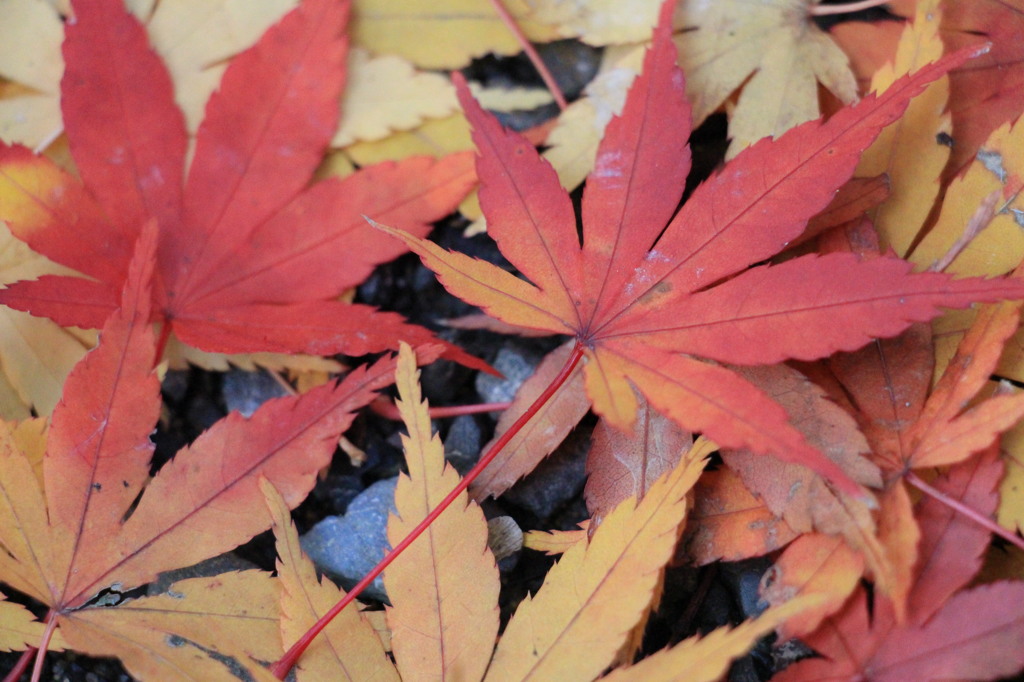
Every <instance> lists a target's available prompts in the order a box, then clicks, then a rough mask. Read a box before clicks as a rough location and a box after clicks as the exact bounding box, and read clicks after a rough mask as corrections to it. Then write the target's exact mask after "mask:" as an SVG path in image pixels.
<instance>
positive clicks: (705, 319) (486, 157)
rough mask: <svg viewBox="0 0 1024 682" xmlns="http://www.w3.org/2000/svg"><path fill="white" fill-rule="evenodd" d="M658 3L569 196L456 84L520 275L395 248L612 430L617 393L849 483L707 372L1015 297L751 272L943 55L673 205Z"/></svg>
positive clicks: (724, 373) (620, 406) (1001, 291)
mask: <svg viewBox="0 0 1024 682" xmlns="http://www.w3.org/2000/svg"><path fill="white" fill-rule="evenodd" d="M670 15H671V3H666V4H665V8H664V9H663V12H662V19H661V22H660V26H659V28H658V29H657V31H656V32H655V38H654V44H653V46H652V48H651V49H650V50H649V51H648V53H647V55H646V58H645V62H644V69H643V75H642V76H641V77H639V78H638V79H637V81H636V82H635V83H634V85H633V86H632V88H631V90H630V92H629V96H628V98H627V101H626V104H625V108H624V111H623V113H622V115H621V116H620V117H618V118H616V119H614V120H613V121H612V122H611V123H610V124H609V126H608V129H607V132H606V133H605V137H604V140H603V141H602V143H601V145H600V148H599V149H598V153H597V159H596V163H595V167H594V171H593V172H592V173H591V174H590V176H589V178H588V179H587V184H586V189H585V191H584V195H583V205H582V221H583V239H582V244H581V243H580V238H579V236H578V234H577V228H576V216H575V215H574V212H573V208H572V203H571V201H570V199H569V197H568V195H567V194H566V192H565V191H564V190H563V189H562V187H561V186H560V185H559V183H558V179H557V177H556V175H555V173H554V171H553V170H552V168H551V167H550V166H549V165H548V164H547V163H546V162H545V161H543V160H542V159H541V158H540V157H539V156H538V154H537V153H536V151H535V150H534V148H533V147H532V145H530V144H529V143H528V142H527V141H526V140H524V139H523V138H522V137H520V136H519V135H517V134H515V133H512V132H508V131H505V130H503V129H502V128H501V126H500V125H499V124H498V123H497V122H496V121H495V120H494V119H493V118H492V117H490V116H489V115H487V114H486V113H484V112H483V110H482V109H481V108H480V106H479V105H478V104H477V103H476V102H475V101H473V99H472V98H471V97H470V95H469V94H468V90H467V88H466V87H465V84H464V83H463V82H462V81H461V80H459V79H456V84H457V86H458V89H459V94H460V99H461V101H462V104H463V108H464V109H465V110H466V115H467V117H468V118H469V120H470V122H471V124H472V126H473V128H474V131H473V137H474V140H475V142H476V145H477V147H478V149H479V150H480V157H479V158H478V160H477V172H478V175H479V176H480V179H481V183H482V186H481V190H480V201H481V205H482V207H483V210H484V213H485V215H486V216H487V220H488V226H489V233H490V235H491V236H492V237H494V239H495V240H496V241H497V243H498V246H499V248H500V249H501V251H502V253H503V254H504V255H505V257H506V258H507V259H508V260H509V262H511V264H512V265H513V266H515V267H516V268H517V269H518V270H519V272H520V273H521V274H522V275H523V276H525V278H526V280H528V281H524V280H523V279H520V278H518V277H516V276H515V275H513V274H510V273H508V272H506V271H504V270H502V269H501V268H498V267H496V266H493V265H491V264H489V263H485V262H481V261H478V260H475V259H472V258H469V257H467V256H465V255H462V254H459V253H454V252H450V251H446V250H443V249H441V248H439V247H438V246H436V245H434V244H432V243H431V242H428V241H426V240H425V239H421V238H419V237H416V236H413V235H410V234H407V233H404V232H402V231H401V230H394V229H390V228H384V229H386V230H387V231H389V232H390V233H391V234H394V235H395V236H397V237H399V238H401V239H402V240H403V241H404V242H405V243H406V244H407V245H409V247H410V248H411V249H412V250H413V251H415V252H416V253H418V254H419V255H420V256H421V258H422V259H423V262H424V263H426V265H427V266H428V267H430V268H431V269H433V270H434V271H435V272H436V273H437V274H438V277H439V279H440V280H441V282H442V283H443V284H444V285H445V287H446V288H448V290H449V291H451V292H452V293H454V294H455V295H457V296H459V297H460V298H462V299H464V300H466V301H468V302H470V303H473V304H475V305H478V306H480V307H481V308H483V309H484V310H485V311H486V312H488V313H489V314H491V315H493V316H494V317H497V318H499V319H501V320H503V321H505V322H508V323H511V324H514V325H518V326H520V327H526V328H531V329H540V330H545V331H548V332H552V333H560V334H569V335H571V336H573V337H575V339H576V342H577V347H578V348H579V349H581V351H582V352H583V353H584V355H585V358H586V365H585V369H584V372H585V381H586V389H587V392H588V394H589V396H590V399H591V401H592V404H593V408H594V409H595V410H596V411H597V412H598V413H599V414H600V415H601V416H602V417H603V418H605V419H607V420H609V421H610V422H611V423H612V424H614V425H616V426H618V427H620V428H627V427H629V426H630V424H631V423H632V421H633V420H634V418H635V414H636V409H637V400H636V397H635V395H634V392H633V387H634V386H635V387H636V388H637V389H638V390H639V391H640V392H641V393H642V394H643V395H644V396H645V397H646V398H647V399H648V401H649V402H650V403H651V404H652V405H653V406H655V407H656V408H657V409H658V410H660V411H662V412H663V413H664V414H666V415H668V416H669V417H671V418H672V419H673V420H675V421H676V422H678V423H679V424H680V425H681V426H683V427H684V428H686V429H689V430H691V431H702V432H704V433H705V434H707V435H708V436H709V437H710V438H712V439H714V440H715V441H716V442H718V444H719V445H721V446H723V447H733V448H736V447H744V448H748V449H750V450H753V451H755V452H760V453H772V454H774V455H776V456H778V457H780V458H782V459H784V460H787V461H793V462H798V463H801V464H806V465H808V466H811V467H812V468H814V469H815V470H817V471H818V472H820V473H822V474H823V475H825V476H826V477H828V478H829V479H831V480H832V481H833V482H835V483H837V484H841V485H842V487H843V488H844V489H845V490H846V491H848V492H856V491H858V490H859V489H858V488H857V486H856V484H854V483H853V482H852V481H851V480H850V479H849V478H848V477H846V476H845V475H844V474H843V472H842V471H841V470H840V468H839V467H837V466H836V465H835V464H834V463H833V462H832V461H831V460H829V459H827V458H826V457H824V456H823V455H822V454H821V453H820V452H818V451H817V450H815V449H814V448H813V447H811V446H810V445H809V444H808V443H807V442H806V441H805V440H804V438H803V436H802V435H801V434H800V433H799V432H798V431H797V430H796V429H795V428H794V427H793V426H792V425H791V424H790V423H789V422H788V419H787V415H786V412H785V410H784V409H783V408H782V407H781V406H779V405H778V404H777V403H775V402H774V401H773V400H771V399H770V398H769V397H768V396H767V395H766V394H765V393H764V392H763V391H761V390H760V389H758V388H757V387H755V386H754V385H753V384H751V383H750V382H748V381H747V380H746V379H744V378H742V377H741V376H739V375H738V374H736V373H735V372H733V371H732V370H730V369H728V368H726V367H723V366H722V364H719V363H731V364H738V365H757V364H772V363H777V362H781V361H783V360H786V359H791V358H795V359H802V360H809V359H813V358H820V357H824V356H827V355H829V354H831V353H834V352H836V351H839V350H850V349H854V348H857V347H859V346H862V345H864V344H865V343H867V342H868V341H869V340H870V339H872V338H874V337H879V336H892V335H895V334H898V333H899V332H901V331H902V330H903V329H906V328H907V326H908V325H909V324H911V323H912V322H915V321H920V320H928V319H931V318H932V317H935V316H936V315H938V314H939V312H940V310H939V307H940V306H943V307H966V306H968V305H970V304H971V303H972V302H975V301H987V300H995V299H1000V298H1007V297H1020V296H1024V287H1022V286H1021V284H1019V283H1017V282H1010V281H1004V280H985V279H963V280H953V279H952V278H951V277H949V276H946V275H943V274H936V273H925V274H913V273H911V272H910V269H911V266H910V264H909V263H907V262H905V261H903V260H899V259H895V258H876V259H870V260H861V259H860V258H858V257H857V256H856V255H853V254H828V255H822V256H819V255H809V256H803V257H799V258H794V259H792V260H788V261H785V262H781V263H779V264H773V265H767V266H766V265H758V263H761V262H763V261H765V260H766V259H769V258H772V257H773V256H775V255H776V254H777V253H779V252H780V251H782V250H783V249H785V248H786V246H787V245H788V244H789V243H790V242H791V241H793V240H795V239H797V238H798V237H799V236H800V234H801V232H802V231H803V230H804V228H805V226H806V224H807V221H808V219H810V218H811V217H812V216H814V215H815V214H817V213H818V212H819V211H821V210H822V209H824V208H825V207H826V206H827V205H828V203H829V201H830V200H831V199H832V197H833V196H834V194H835V192H836V189H837V188H838V187H840V186H841V185H842V184H843V183H844V182H845V181H847V180H848V179H849V178H850V176H851V175H852V173H853V170H854V167H855V165H856V164H857V161H858V159H859V156H860V152H861V151H862V150H863V149H864V148H865V147H866V146H867V145H868V144H870V142H871V141H872V140H873V139H874V138H875V136H876V135H877V134H878V132H879V131H880V130H881V129H882V128H883V127H884V126H886V125H888V124H889V123H892V122H893V121H895V120H896V119H897V118H898V117H899V116H900V115H901V114H902V112H903V110H904V108H905V107H906V105H907V103H908V101H909V100H910V98H912V97H913V96H914V95H915V94H917V93H918V92H920V91H921V89H922V88H923V87H924V86H925V85H926V84H927V83H929V82H930V81H932V80H934V79H935V78H937V77H939V76H940V75H941V74H943V73H945V72H946V71H947V70H948V69H950V68H952V67H954V66H956V65H958V64H960V63H962V62H963V61H965V60H966V59H967V58H968V57H969V55H968V54H966V53H959V54H957V55H953V56H951V57H947V58H945V59H944V60H942V61H941V62H938V63H936V64H932V65H930V66H927V67H925V68H924V69H922V70H921V71H919V72H918V73H916V74H915V75H913V76H911V77H908V78H904V79H902V80H900V81H898V82H897V83H895V84H894V85H893V86H892V87H891V88H890V89H889V90H887V91H886V92H885V93H884V94H882V95H880V96H869V97H867V98H865V99H864V100H863V101H861V102H860V103H859V104H858V105H856V106H854V107H851V108H847V109H844V110H842V111H840V112H838V113H837V114H836V115H834V116H833V117H832V118H831V119H829V120H828V121H827V122H825V123H822V122H820V121H812V122H809V123H806V124H804V125H801V126H799V127H797V128H796V129H794V130H792V131H790V132H789V133H787V134H785V135H783V136H781V137H779V138H778V139H775V140H771V139H765V140H762V141H760V142H759V143H757V144H755V145H753V146H752V147H750V148H749V149H747V150H746V151H745V152H744V153H742V154H741V155H740V156H738V157H737V158H736V159H735V160H734V161H733V162H732V163H730V164H728V165H727V166H725V168H724V169H723V170H722V171H721V172H719V173H717V174H715V175H714V176H713V177H712V178H711V179H710V180H708V181H707V182H705V183H704V184H702V185H701V186H700V187H698V188H697V189H696V191H695V192H694V193H693V196H692V197H691V198H690V200H689V201H688V202H687V203H686V204H685V205H684V206H683V207H682V208H681V209H678V208H677V207H678V205H679V201H680V198H681V196H682V193H683V188H684V183H685V181H686V176H687V173H688V171H689V167H690V153H689V148H688V146H687V138H688V136H689V132H690V129H689V118H690V113H689V106H688V105H687V103H686V99H685V96H684V82H683V74H682V72H681V71H680V70H679V69H678V68H677V67H676V64H675V62H676V60H675V56H676V55H675V50H674V47H673V44H672V42H671V39H670V29H669V23H670V22H669V18H670Z"/></svg>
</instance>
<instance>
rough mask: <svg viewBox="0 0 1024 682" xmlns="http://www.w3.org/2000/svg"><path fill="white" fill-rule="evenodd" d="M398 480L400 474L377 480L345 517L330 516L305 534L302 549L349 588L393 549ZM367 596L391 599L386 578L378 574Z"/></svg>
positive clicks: (318, 565)
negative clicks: (390, 533)
mask: <svg viewBox="0 0 1024 682" xmlns="http://www.w3.org/2000/svg"><path fill="white" fill-rule="evenodd" d="M397 483H398V478H397V477H396V478H389V479H387V480H384V481H377V482H376V483H374V484H373V485H371V486H370V487H369V488H367V489H366V490H364V491H363V492H362V493H360V494H359V495H358V496H356V498H355V499H354V500H352V502H351V504H349V505H348V511H347V512H346V513H345V515H344V516H328V517H327V518H326V519H324V520H323V521H321V522H320V523H318V524H316V525H315V526H313V528H312V529H311V530H310V531H309V532H308V533H306V534H305V535H303V536H302V540H301V544H302V549H303V551H305V552H306V554H308V555H309V558H310V559H311V560H312V561H313V563H314V564H315V565H316V567H317V568H318V569H320V570H321V571H323V572H324V573H327V574H328V575H330V576H331V577H332V578H334V579H335V580H337V581H338V582H339V583H340V584H341V586H342V587H344V588H345V589H346V590H348V589H351V588H352V587H353V586H354V585H355V584H356V583H357V582H359V580H360V579H361V578H362V577H363V576H364V575H366V574H367V573H369V572H370V570H371V569H372V568H373V567H374V566H375V565H376V564H377V562H378V561H380V560H381V558H383V556H384V553H385V551H387V549H389V548H390V545H389V544H388V539H387V523H388V515H389V514H390V513H391V512H393V511H394V510H395V485H396V484H397ZM363 596H365V597H369V598H371V599H377V600H380V601H387V593H386V592H385V591H384V580H383V578H381V577H380V576H378V577H377V579H376V580H374V581H373V583H372V584H371V585H370V586H369V587H368V588H366V591H365V592H363Z"/></svg>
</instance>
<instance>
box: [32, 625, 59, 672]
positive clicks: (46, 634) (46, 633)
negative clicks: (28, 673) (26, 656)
mask: <svg viewBox="0 0 1024 682" xmlns="http://www.w3.org/2000/svg"><path fill="white" fill-rule="evenodd" d="M56 629H57V612H56V611H54V610H53V609H50V612H49V613H47V614H46V629H45V630H43V638H42V639H41V640H39V649H38V650H37V651H36V664H35V665H34V666H32V682H39V680H41V679H42V678H43V661H44V660H45V659H46V650H47V649H49V648H50V640H51V639H53V631H54V630H56Z"/></svg>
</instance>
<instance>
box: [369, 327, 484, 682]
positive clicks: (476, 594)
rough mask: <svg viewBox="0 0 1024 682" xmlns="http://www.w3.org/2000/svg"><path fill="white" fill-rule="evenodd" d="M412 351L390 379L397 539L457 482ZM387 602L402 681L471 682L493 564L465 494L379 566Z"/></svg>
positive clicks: (478, 671) (478, 670)
mask: <svg viewBox="0 0 1024 682" xmlns="http://www.w3.org/2000/svg"><path fill="white" fill-rule="evenodd" d="M418 378H419V372H418V371H417V370H416V360H415V356H414V354H413V351H412V349H411V348H410V347H409V346H407V345H406V344H404V343H403V344H402V347H401V350H400V351H399V354H398V370H397V372H396V379H395V383H396V385H397V386H398V394H399V396H400V399H399V401H398V403H397V404H398V410H399V412H400V413H401V415H402V420H403V421H404V422H405V426H406V429H408V431H409V435H408V436H403V437H402V443H403V448H404V450H405V461H406V464H407V466H408V469H409V474H408V476H405V475H403V476H401V477H400V478H399V480H398V485H397V487H396V488H395V507H396V509H397V514H396V515H392V516H391V518H390V519H389V520H388V540H389V541H390V542H391V544H392V546H394V545H396V544H398V543H399V542H400V541H401V540H402V539H403V538H404V537H405V536H406V535H408V534H409V532H410V531H411V530H412V529H413V528H414V527H415V526H416V525H417V524H418V523H419V522H420V521H422V520H423V519H424V518H425V517H426V516H427V514H429V513H430V511H431V509H433V508H434V506H436V505H437V504H438V503H439V502H440V501H441V500H442V499H443V498H444V497H445V496H446V495H447V494H448V493H449V492H451V490H452V489H453V488H454V487H455V486H456V485H457V484H458V482H459V475H458V473H456V472H455V470H454V469H452V468H451V467H449V466H448V465H447V464H446V463H445V460H444V447H443V446H442V445H441V441H440V439H439V438H438V437H437V436H435V435H433V434H432V433H431V426H430V416H429V414H428V413H427V404H426V403H425V402H424V401H423V399H422V396H421V392H420V387H419V383H418ZM384 586H385V587H386V588H387V591H388V596H389V598H390V599H391V601H392V603H393V604H394V607H393V608H391V609H389V610H388V624H389V625H390V626H391V647H392V651H393V652H394V655H395V661H396V663H397V664H398V669H399V671H400V672H401V673H402V679H403V680H478V679H480V678H481V677H482V676H483V673H484V671H485V670H486V669H487V664H488V662H489V661H490V652H491V648H492V647H493V645H494V639H495V637H496V636H497V634H498V606H497V605H498V590H499V588H500V587H501V584H500V581H499V578H498V568H497V566H496V565H495V562H494V557H493V555H492V554H491V552H490V550H489V549H488V548H487V522H486V521H485V520H484V515H483V512H482V511H481V510H480V507H479V506H477V504H476V503H475V502H471V501H470V499H469V496H468V495H467V494H466V493H462V494H461V495H460V496H459V497H458V498H456V500H455V501H454V502H453V503H452V507H451V508H449V509H448V511H446V512H445V513H444V514H443V515H441V516H440V517H438V518H437V520H436V521H434V523H433V524H431V525H430V527H429V528H427V530H426V531H425V532H424V533H423V536H421V537H420V538H419V539H418V540H417V541H416V542H414V543H413V544H412V545H410V546H409V547H408V548H407V549H406V550H405V552H404V553H403V554H402V555H401V556H399V557H398V558H397V559H395V561H394V563H393V564H391V566H390V567H389V568H388V569H387V570H386V571H385V572H384Z"/></svg>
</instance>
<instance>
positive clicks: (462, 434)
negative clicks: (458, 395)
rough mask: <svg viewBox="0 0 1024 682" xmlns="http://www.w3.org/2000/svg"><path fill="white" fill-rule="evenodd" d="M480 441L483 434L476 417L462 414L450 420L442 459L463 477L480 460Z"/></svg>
mask: <svg viewBox="0 0 1024 682" xmlns="http://www.w3.org/2000/svg"><path fill="white" fill-rule="evenodd" d="M482 440H483V434H482V433H481V432H480V425H479V424H478V423H477V421H476V417H474V416H473V415H471V414H463V415H459V416H458V417H456V418H455V419H453V420H452V425H451V427H449V429H448V433H447V434H446V437H445V439H444V457H445V459H447V460H448V461H449V462H450V463H451V465H452V466H453V467H455V470H456V471H458V472H459V475H460V476H465V475H466V472H467V471H469V470H470V469H471V468H473V465H474V464H476V462H477V460H478V459H480V446H481V444H482V443H481V441H482Z"/></svg>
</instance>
